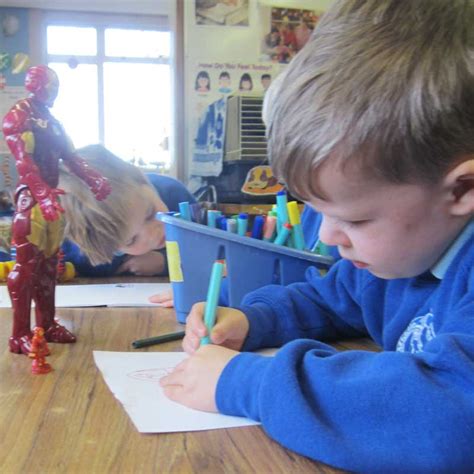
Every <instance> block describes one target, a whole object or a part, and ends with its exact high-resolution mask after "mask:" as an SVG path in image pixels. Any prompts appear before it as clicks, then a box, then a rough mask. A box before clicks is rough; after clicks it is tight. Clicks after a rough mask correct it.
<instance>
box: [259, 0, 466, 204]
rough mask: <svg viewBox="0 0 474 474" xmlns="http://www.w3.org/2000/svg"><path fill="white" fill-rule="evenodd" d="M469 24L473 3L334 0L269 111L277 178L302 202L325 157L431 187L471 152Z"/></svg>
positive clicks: (389, 178) (270, 143)
mask: <svg viewBox="0 0 474 474" xmlns="http://www.w3.org/2000/svg"><path fill="white" fill-rule="evenodd" d="M473 25H474V1H473V0H339V1H336V2H335V3H334V4H333V5H332V7H331V8H330V9H329V11H328V12H327V13H326V14H325V15H324V16H323V18H322V19H321V21H320V22H319V24H318V25H317V27H316V28H315V31H314V33H313V35H312V37H311V38H310V40H309V42H308V43H307V44H306V46H305V47H304V48H303V49H302V50H301V51H300V52H299V53H298V54H297V55H296V56H295V58H294V59H293V60H292V62H291V63H290V65H289V66H288V68H287V69H286V71H285V74H284V77H283V78H282V81H281V83H280V84H278V85H277V87H276V92H277V93H276V94H275V97H274V100H273V102H272V104H271V106H269V108H268V109H269V110H268V114H267V115H268V119H267V122H268V123H267V125H268V148H269V155H270V159H271V161H272V166H273V169H274V173H275V175H276V176H277V177H278V178H279V179H281V180H282V181H283V182H285V183H286V184H287V186H288V187H289V189H290V191H291V192H292V194H295V195H296V196H299V197H300V198H302V199H304V200H307V199H308V198H309V197H311V196H314V195H315V194H316V195H317V190H316V189H313V186H314V185H315V184H314V183H315V180H314V179H313V178H314V172H315V170H316V169H317V168H318V167H319V166H320V165H321V164H322V163H324V161H325V160H326V159H327V158H328V157H330V156H331V159H332V158H337V159H340V160H341V164H342V165H343V166H344V164H346V163H347V162H348V161H349V160H350V161H351V162H352V163H354V160H359V161H357V164H358V165H359V164H360V169H361V170H363V171H364V172H368V173H371V174H372V175H373V176H375V177H379V178H382V179H385V180H387V181H389V182H394V183H409V182H412V183H413V182H414V183H417V182H420V183H427V184H429V183H436V182H438V181H439V179H441V177H442V176H443V175H444V173H446V172H447V171H448V170H449V168H450V167H452V166H453V165H454V164H455V163H456V161H458V160H459V159H460V157H461V156H465V155H469V154H472V153H474V27H473Z"/></svg>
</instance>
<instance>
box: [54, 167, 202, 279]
mask: <svg viewBox="0 0 474 474" xmlns="http://www.w3.org/2000/svg"><path fill="white" fill-rule="evenodd" d="M146 176H147V178H148V180H149V181H150V183H151V185H152V186H153V187H154V188H155V190H156V192H157V193H158V195H159V196H160V198H161V199H162V201H163V202H164V203H165V204H166V207H167V208H168V209H169V210H170V211H179V203H180V202H183V201H188V202H189V203H195V202H196V200H195V199H194V196H193V195H192V194H191V193H190V192H189V191H188V190H187V189H186V188H185V187H184V185H183V184H182V183H180V182H179V181H177V180H176V179H173V178H170V177H169V176H163V175H159V174H154V173H149V174H147V175H146ZM62 250H63V252H64V261H66V262H72V263H73V264H74V268H75V269H76V271H77V272H78V273H79V275H81V276H87V277H107V276H111V275H115V274H116V272H117V270H118V268H119V267H120V265H121V264H122V262H123V261H124V260H125V259H126V258H127V255H120V256H116V257H114V258H113V260H112V262H111V263H105V264H102V265H96V266H94V265H92V264H91V263H90V261H89V259H88V258H87V257H86V256H85V255H84V254H83V253H82V252H81V249H80V248H79V247H78V246H77V245H76V244H75V243H74V242H71V241H70V240H67V239H66V240H65V241H64V242H63V244H62ZM159 251H160V252H162V253H163V255H164V256H165V258H166V250H165V249H160V250H159ZM164 274H168V270H167V269H166V271H165V272H164Z"/></svg>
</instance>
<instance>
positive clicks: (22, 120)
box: [3, 106, 64, 221]
mask: <svg viewBox="0 0 474 474" xmlns="http://www.w3.org/2000/svg"><path fill="white" fill-rule="evenodd" d="M28 118H29V114H28V112H27V111H26V110H24V109H23V108H22V107H20V106H17V107H14V108H13V109H11V110H10V111H9V112H8V113H7V115H6V116H5V118H4V120H3V134H4V136H5V140H6V142H7V144H8V147H9V148H10V151H11V152H12V154H13V156H14V157H15V161H16V168H17V171H18V176H19V183H20V184H24V185H26V186H27V187H28V188H29V190H30V191H31V193H32V195H33V197H34V198H35V200H36V201H37V202H38V204H39V206H40V209H41V212H42V214H43V217H44V218H45V219H46V220H49V221H54V220H56V219H58V218H59V215H60V213H61V212H64V210H63V208H62V207H61V206H60V205H59V202H58V199H57V197H58V195H60V194H63V191H61V190H60V189H55V188H51V187H49V186H48V185H47V184H46V183H45V182H44V181H43V179H42V178H41V173H40V170H39V168H38V166H37V165H36V164H35V162H34V159H33V153H34V149H35V136H34V133H33V130H32V128H31V125H30V124H29V120H28Z"/></svg>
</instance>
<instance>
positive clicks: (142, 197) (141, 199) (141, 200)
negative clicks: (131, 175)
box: [131, 184, 160, 211]
mask: <svg viewBox="0 0 474 474" xmlns="http://www.w3.org/2000/svg"><path fill="white" fill-rule="evenodd" d="M157 202H160V197H159V196H158V194H157V192H156V191H155V189H154V188H152V187H151V186H150V185H148V184H142V185H141V186H139V187H138V188H136V189H135V192H133V193H132V195H131V203H132V206H131V208H132V211H133V208H135V209H136V208H137V207H140V208H141V207H150V206H153V205H155V204H156V203H157Z"/></svg>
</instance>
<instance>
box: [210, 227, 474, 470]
mask: <svg viewBox="0 0 474 474" xmlns="http://www.w3.org/2000/svg"><path fill="white" fill-rule="evenodd" d="M462 235H463V236H464V237H463V239H460V238H459V239H457V242H456V245H453V246H452V247H451V254H450V258H449V262H448V263H449V265H446V268H444V269H443V270H442V272H441V274H438V273H436V272H433V273H435V274H438V275H439V276H440V277H442V279H439V278H437V277H435V276H434V275H433V273H431V272H426V273H425V274H422V275H420V276H418V277H415V278H407V279H396V280H382V279H380V278H377V277H375V276H373V275H371V274H370V273H369V272H368V271H366V270H358V269H356V268H355V267H354V266H353V265H352V264H351V263H350V262H348V261H345V260H340V261H339V262H337V263H336V264H335V265H334V266H333V267H332V268H331V270H330V271H329V272H328V274H327V275H326V276H325V277H320V275H319V273H318V272H317V271H316V270H315V269H312V268H310V269H309V270H308V271H307V281H306V282H302V283H295V284H293V285H290V286H288V287H283V286H268V287H265V288H262V289H260V290H257V291H255V292H253V293H250V294H249V295H247V297H246V298H245V299H244V300H243V302H242V307H241V308H240V309H241V310H242V311H243V312H244V313H245V314H246V315H247V317H248V319H249V322H250V331H249V335H248V338H247V339H246V341H245V345H244V347H243V350H246V351H250V350H255V349H259V348H262V347H272V346H273V347H274V346H283V347H282V348H281V349H280V350H279V352H278V353H277V355H276V356H275V357H263V356H260V355H257V354H253V353H248V352H243V353H242V354H239V355H238V356H236V357H234V358H233V359H232V360H231V361H230V362H229V363H228V364H227V366H226V367H225V369H224V371H223V373H222V375H221V377H220V379H219V381H218V386H217V390H216V403H217V406H218V409H219V411H220V412H222V413H225V414H228V415H238V416H246V417H249V418H252V419H254V420H257V421H260V422H261V423H262V425H263V428H264V429H265V431H266V432H267V433H268V434H269V435H270V436H271V437H272V438H274V439H275V440H277V441H278V442H279V443H281V444H282V445H283V446H285V447H287V448H289V449H292V450H294V451H296V452H298V453H300V454H302V455H305V456H308V457H310V458H312V459H315V460H319V461H322V462H324V463H327V464H330V465H332V466H337V467H338V468H342V469H347V470H350V471H356V472H365V473H381V472H383V473H407V472H429V473H434V472H436V473H439V472H449V473H453V472H456V473H464V472H466V473H467V472H469V473H472V472H473V470H474V222H473V223H472V224H471V225H470V226H469V227H468V228H467V230H465V231H464V233H463V234H462ZM460 244H462V245H460ZM453 249H454V250H453ZM445 260H446V259H445ZM367 335H368V336H370V337H371V338H372V339H373V340H374V341H375V342H376V343H378V344H379V345H380V346H381V347H383V349H384V352H380V353H374V352H366V351H362V350H357V351H355V350H354V351H347V352H337V351H336V350H335V349H333V348H332V347H330V346H328V345H326V344H324V343H322V342H318V341H317V340H318V339H319V340H330V339H337V338H345V337H352V336H357V337H360V336H367Z"/></svg>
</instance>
